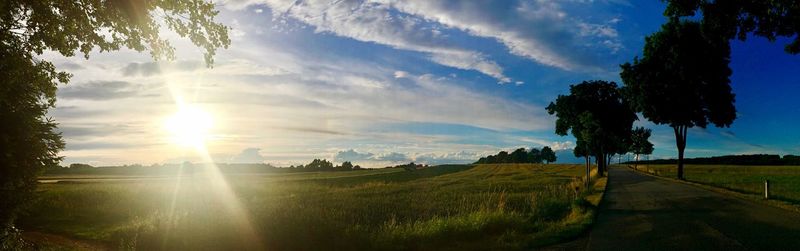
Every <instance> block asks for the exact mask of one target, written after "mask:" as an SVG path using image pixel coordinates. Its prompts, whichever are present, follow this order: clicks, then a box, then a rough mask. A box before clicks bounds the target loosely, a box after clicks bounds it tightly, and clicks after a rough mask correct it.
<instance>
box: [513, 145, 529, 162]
mask: <svg viewBox="0 0 800 251" xmlns="http://www.w3.org/2000/svg"><path fill="white" fill-rule="evenodd" d="M509 158H510V161H509V163H525V162H528V152H527V151H525V148H519V149H517V150H514V151H513V152H511V155H509Z"/></svg>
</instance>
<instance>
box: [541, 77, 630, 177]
mask: <svg viewBox="0 0 800 251" xmlns="http://www.w3.org/2000/svg"><path fill="white" fill-rule="evenodd" d="M546 109H547V112H548V113H549V114H551V115H552V114H555V115H556V117H557V119H556V134H558V135H567V133H572V135H573V136H575V139H576V141H577V142H578V144H577V147H580V148H584V149H586V150H579V151H577V152H576V155H583V156H585V157H588V155H586V153H589V155H592V156H595V157H596V158H597V162H598V173H599V174H600V175H603V171H604V170H605V169H606V168H605V166H606V160H607V159H609V158H610V155H612V154H614V153H617V152H620V151H621V149H623V147H624V145H625V144H624V142H625V141H626V140H627V139H628V138H629V137H630V132H631V126H632V125H633V121H634V120H636V119H637V117H636V114H635V113H634V112H633V111H632V110H631V109H630V106H629V105H628V103H627V101H626V100H624V99H623V97H622V94H621V93H620V90H619V89H618V88H617V84H616V83H614V82H606V81H602V80H594V81H583V82H582V83H580V84H577V85H570V94H569V95H559V96H558V98H557V99H556V100H555V102H551V103H550V105H548V106H547V108H546ZM587 165H588V162H587Z"/></svg>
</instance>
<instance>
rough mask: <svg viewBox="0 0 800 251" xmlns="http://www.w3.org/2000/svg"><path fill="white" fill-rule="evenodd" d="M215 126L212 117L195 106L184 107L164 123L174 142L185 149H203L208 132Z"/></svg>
mask: <svg viewBox="0 0 800 251" xmlns="http://www.w3.org/2000/svg"><path fill="white" fill-rule="evenodd" d="M213 125H214V120H213V119H212V117H211V115H210V114H209V113H207V112H205V111H203V110H202V109H200V108H198V107H194V106H186V105H185V106H182V107H180V109H179V110H178V112H176V113H175V114H174V115H172V116H171V117H169V118H167V120H166V121H165V123H164V126H165V128H166V129H167V131H168V132H169V133H170V135H172V140H173V141H174V142H175V143H176V144H178V145H181V146H185V147H194V148H200V147H202V146H203V145H204V144H205V142H206V140H207V139H208V132H209V130H210V129H211V128H212V126H213Z"/></svg>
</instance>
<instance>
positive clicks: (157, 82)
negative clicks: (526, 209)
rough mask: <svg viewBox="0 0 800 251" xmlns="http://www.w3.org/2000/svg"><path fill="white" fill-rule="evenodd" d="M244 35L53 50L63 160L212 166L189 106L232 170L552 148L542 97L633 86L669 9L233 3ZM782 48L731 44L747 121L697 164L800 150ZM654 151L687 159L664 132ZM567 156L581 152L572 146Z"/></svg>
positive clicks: (742, 118)
mask: <svg viewBox="0 0 800 251" xmlns="http://www.w3.org/2000/svg"><path fill="white" fill-rule="evenodd" d="M218 6H219V7H218V8H219V10H220V11H221V12H220V16H219V19H218V20H219V21H220V22H223V23H224V24H226V25H228V26H230V27H231V28H232V29H233V30H232V31H231V36H232V40H233V41H232V44H231V47H230V48H229V49H227V50H221V51H219V52H218V55H217V57H216V62H217V64H216V65H215V67H214V68H213V69H207V68H205V67H204V66H203V64H202V63H201V61H202V58H201V54H200V53H199V52H198V51H197V49H195V48H194V47H192V46H191V44H189V43H188V42H187V41H185V40H182V39H180V38H177V37H176V36H175V35H174V34H170V33H169V32H165V34H166V35H167V36H168V37H170V38H171V39H172V41H174V43H175V45H176V47H177V49H178V52H177V56H178V60H177V61H175V62H158V63H155V62H153V61H152V59H150V58H149V56H148V55H147V54H146V53H145V54H142V53H136V52H132V51H128V50H123V51H119V52H113V53H92V56H91V58H90V59H89V60H85V59H83V58H82V57H74V58H63V57H60V56H58V55H56V54H55V53H45V54H44V55H43V56H42V57H43V58H46V59H49V60H52V61H53V62H54V63H56V66H57V67H60V68H61V69H64V70H67V71H69V72H71V73H73V74H74V78H73V81H72V83H70V84H69V85H67V86H63V87H62V88H61V89H60V91H59V102H58V108H56V109H55V110H53V111H52V112H51V115H52V116H53V117H54V118H55V119H57V120H58V121H59V122H60V123H61V128H62V129H61V130H62V131H63V132H64V137H65V139H66V141H67V149H66V151H65V152H64V155H65V156H66V157H67V158H66V161H67V162H68V163H71V162H85V163H92V164H95V165H112V164H126V163H143V164H149V163H163V162H175V161H182V160H197V158H196V156H193V155H192V154H191V151H189V150H187V149H183V148H181V147H179V146H176V145H175V144H174V142H172V141H170V140H169V138H170V136H171V135H170V133H169V132H167V131H165V130H164V121H165V120H168V119H169V117H170V116H171V114H173V113H175V112H176V110H177V109H178V108H176V103H177V102H178V101H180V102H185V103H187V104H191V105H192V106H196V107H198V108H199V109H202V110H204V111H206V112H207V113H208V114H210V116H211V117H212V118H213V120H214V126H213V127H212V129H210V130H209V132H208V134H209V135H208V139H207V141H206V147H207V149H208V151H209V152H210V153H211V154H212V156H213V158H214V160H215V161H219V162H266V163H272V164H277V165H290V164H300V163H306V162H308V161H309V160H311V159H313V158H327V159H333V160H335V161H337V162H338V161H344V160H351V161H354V162H355V163H356V164H362V165H365V166H371V167H380V166H384V165H391V164H397V163H402V162H408V161H417V162H424V163H431V164H438V163H451V162H452V163H464V162H471V161H473V160H475V159H477V158H478V157H480V156H484V155H486V154H491V153H496V152H497V151H499V150H512V149H514V148H519V147H541V146H544V145H549V146H553V147H554V148H556V149H558V150H563V151H565V152H568V151H570V149H571V148H572V147H573V146H574V138H573V137H572V136H566V137H561V136H557V135H555V134H554V133H553V122H554V118H553V117H551V116H549V115H547V114H546V113H545V111H544V107H545V106H547V104H548V103H549V102H551V101H552V100H554V99H555V97H556V96H557V95H559V94H565V93H566V92H567V90H568V86H569V85H570V84H575V83H579V82H580V81H582V80H591V79H603V80H611V81H615V82H618V83H619V76H618V69H619V68H618V65H619V64H621V63H624V62H626V61H629V60H631V59H632V58H633V57H634V56H636V55H639V54H640V53H641V48H642V44H643V40H644V37H645V36H647V35H648V34H650V33H652V32H654V31H657V30H658V28H659V27H660V25H661V24H662V23H663V22H664V20H665V18H664V17H663V16H662V15H661V14H662V12H663V9H664V4H663V3H662V2H661V1H655V0H653V1H625V0H617V1H611V0H609V1H588V0H585V1H582V0H565V1H423V0H420V1H393V0H374V1H321V0H320V1H280V0H254V1H245V0H242V1H237V0H233V1H227V2H221V3H219V5H218ZM785 42H786V41H785V40H779V41H777V42H775V43H772V42H769V41H766V40H764V39H761V38H751V39H748V40H747V41H746V42H738V41H736V42H734V43H733V44H732V45H733V53H732V63H731V68H733V70H734V74H733V76H732V83H733V90H734V92H735V93H736V107H737V109H738V111H739V118H738V119H737V120H736V121H735V122H734V123H733V126H732V127H730V128H723V129H717V128H708V129H706V130H703V129H692V130H690V134H689V138H688V146H687V150H686V154H687V156H690V157H693V156H711V155H722V154H743V153H776V154H790V153H794V154H798V153H800V132H798V131H797V130H792V129H793V128H795V126H794V125H795V124H797V122H799V121H798V120H800V119H798V116H797V115H796V113H797V112H799V111H800V102H798V101H797V99H796V98H795V97H794V96H795V95H796V93H798V91H800V76H798V74H796V69H800V68H799V67H800V58H798V56H792V55H789V54H786V53H784V52H783V45H784V44H785ZM637 124H639V125H643V126H646V127H648V128H652V129H653V130H654V135H653V137H652V141H653V142H654V143H655V147H656V151H655V153H654V156H655V157H664V158H667V157H672V156H675V155H676V150H675V145H674V143H675V142H674V136H673V135H672V131H671V129H669V128H668V127H666V126H657V125H653V124H651V123H649V122H647V121H646V120H642V121H640V122H637ZM561 156H563V158H562V159H563V160H568V158H567V157H565V156H568V154H563V155H561Z"/></svg>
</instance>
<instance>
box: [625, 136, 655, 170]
mask: <svg viewBox="0 0 800 251" xmlns="http://www.w3.org/2000/svg"><path fill="white" fill-rule="evenodd" d="M651 133H652V130H650V129H647V128H644V127H636V128H634V129H633V131H632V132H631V141H630V143H631V144H630V150H631V152H632V153H633V154H634V155H636V158H635V160H636V162H634V167H637V166H636V165H637V164H638V163H639V155H641V154H651V153H653V143H650V134H651Z"/></svg>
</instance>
